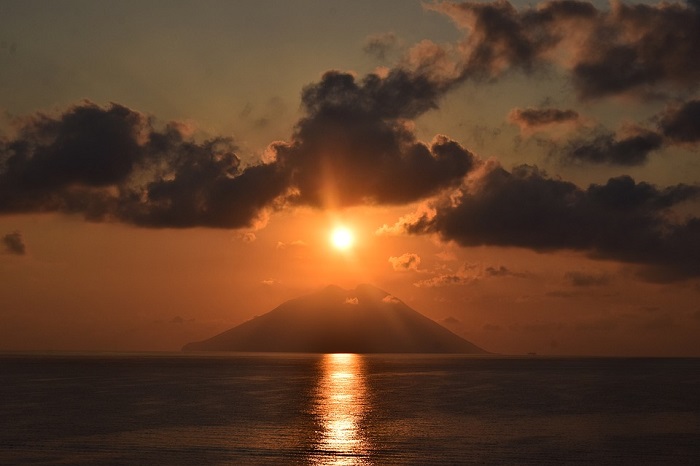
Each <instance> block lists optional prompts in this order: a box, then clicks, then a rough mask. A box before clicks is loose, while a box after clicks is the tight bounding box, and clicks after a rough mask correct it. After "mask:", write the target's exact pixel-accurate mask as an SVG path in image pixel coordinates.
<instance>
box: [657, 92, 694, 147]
mask: <svg viewBox="0 0 700 466" xmlns="http://www.w3.org/2000/svg"><path fill="white" fill-rule="evenodd" d="M658 118H659V119H660V122H659V127H660V129H661V131H662V132H663V134H664V136H666V137H667V138H668V139H669V140H671V141H673V142H676V143H696V142H700V100H691V101H688V102H685V103H683V104H682V105H679V106H674V107H670V108H667V109H666V111H665V112H663V113H662V114H661V115H659V117H658Z"/></svg>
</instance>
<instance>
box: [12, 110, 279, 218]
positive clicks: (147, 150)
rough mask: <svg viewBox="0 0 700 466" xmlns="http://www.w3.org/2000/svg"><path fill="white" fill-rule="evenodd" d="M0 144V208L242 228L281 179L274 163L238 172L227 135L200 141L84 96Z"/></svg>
mask: <svg viewBox="0 0 700 466" xmlns="http://www.w3.org/2000/svg"><path fill="white" fill-rule="evenodd" d="M19 125H20V127H19V130H18V133H17V136H16V137H14V138H13V139H11V140H8V141H4V142H3V143H2V146H1V149H0V212H4V213H22V212H50V211H60V212H68V213H83V214H84V215H85V216H86V217H88V218H90V219H92V220H105V219H109V220H116V221H125V222H130V223H135V224H140V225H147V226H158V227H185V226H197V225H202V226H212V227H242V226H247V225H250V224H251V223H253V222H255V220H256V219H257V217H258V216H259V215H260V213H261V210H262V209H263V208H264V207H267V206H269V205H270V204H271V203H272V201H273V200H274V199H275V198H276V197H277V196H279V195H280V194H281V193H282V192H283V190H284V189H286V183H285V182H284V177H283V176H282V175H279V174H278V173H277V169H276V167H270V166H265V165H259V166H254V167H248V168H247V169H242V168H241V167H240V161H239V159H238V157H237V156H236V155H235V153H234V151H235V150H236V146H235V144H234V143H233V142H232V141H231V140H230V139H226V138H214V139H210V140H207V141H204V142H202V143H198V142H195V141H194V140H193V139H192V138H191V137H188V136H186V134H187V131H185V129H184V128H182V127H181V126H179V125H177V124H174V123H172V124H169V125H167V126H166V127H165V128H164V129H162V130H158V129H156V128H155V127H154V125H153V123H152V121H151V119H150V118H147V117H146V116H144V115H143V114H140V113H138V112H135V111H133V110H131V109H128V108H126V107H124V106H121V105H118V104H112V105H110V106H109V107H106V108H102V107H100V106H97V105H95V104H92V103H89V102H86V103H83V104H81V105H78V106H75V107H72V108H70V109H68V110H67V111H66V112H65V113H63V114H62V115H58V116H56V117H51V116H48V115H41V114H40V115H37V116H34V117H31V118H27V119H24V120H22V121H20V122H19Z"/></svg>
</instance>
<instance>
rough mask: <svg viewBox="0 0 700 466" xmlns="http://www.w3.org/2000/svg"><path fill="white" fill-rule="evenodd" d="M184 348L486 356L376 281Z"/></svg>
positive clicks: (279, 310) (284, 308) (286, 306)
mask: <svg viewBox="0 0 700 466" xmlns="http://www.w3.org/2000/svg"><path fill="white" fill-rule="evenodd" d="M183 351H243V352H290V353H459V354H487V353H488V352H487V351H485V350H483V349H482V348H479V347H478V346H476V345H475V344H473V343H471V342H469V341H467V340H465V339H464V338H462V337H460V336H458V335H455V334H454V333H452V332H451V331H450V330H448V329H447V328H445V327H443V326H442V325H440V324H438V323H437V322H435V321H433V320H431V319H429V318H427V317H426V316H424V315H422V314H420V313H419V312H417V311H415V310H413V309H411V308H410V307H409V306H407V305H406V304H405V303H404V302H403V301H401V300H400V299H398V298H396V297H394V296H392V295H390V294H389V293H387V292H386V291H383V290H380V289H379V288H376V287H374V286H372V285H359V286H358V287H357V288H355V289H354V290H344V289H342V288H340V287H338V286H335V285H330V286H327V287H326V288H323V289H322V290H320V291H317V292H315V293H312V294H309V295H306V296H302V297H299V298H296V299H292V300H289V301H287V302H285V303H283V304H281V305H280V306H278V307H276V308H275V309H273V310H272V311H270V312H268V313H266V314H263V315H261V316H258V317H256V318H254V319H252V320H249V321H247V322H244V323H243V324H241V325H238V326H237V327H234V328H232V329H230V330H227V331H225V332H223V333H221V334H219V335H216V336H214V337H212V338H209V339H207V340H204V341H199V342H193V343H188V344H187V345H185V346H184V347H183Z"/></svg>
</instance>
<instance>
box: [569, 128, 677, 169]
mask: <svg viewBox="0 0 700 466" xmlns="http://www.w3.org/2000/svg"><path fill="white" fill-rule="evenodd" d="M663 142H664V140H663V138H662V137H661V135H659V134H658V133H656V132H654V131H649V130H645V129H642V128H636V129H634V130H633V132H632V134H628V135H625V136H622V137H619V136H617V135H615V134H613V133H609V132H604V133H602V134H598V135H597V136H595V137H594V138H592V139H579V140H574V141H571V142H570V143H569V144H568V145H567V147H566V148H564V149H563V150H562V152H563V153H562V156H563V158H564V160H567V161H569V162H583V163H594V164H607V165H621V166H635V165H642V164H644V163H646V162H647V161H648V158H649V154H650V153H651V152H653V151H655V150H658V149H660V148H661V147H662V145H663Z"/></svg>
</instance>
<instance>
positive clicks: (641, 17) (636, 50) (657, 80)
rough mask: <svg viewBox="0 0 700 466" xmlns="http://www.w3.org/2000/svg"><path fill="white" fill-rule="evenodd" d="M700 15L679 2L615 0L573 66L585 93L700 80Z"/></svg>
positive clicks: (691, 85)
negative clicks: (624, 0) (627, 1)
mask: <svg viewBox="0 0 700 466" xmlns="http://www.w3.org/2000/svg"><path fill="white" fill-rule="evenodd" d="M698 47H700V15H699V14H698V11H697V10H696V9H695V8H692V7H689V6H687V5H682V4H669V3H660V4H658V5H643V4H638V5H627V4H624V3H621V2H619V3H613V4H612V9H611V11H610V12H609V13H606V14H605V15H603V21H600V22H599V23H597V24H596V25H595V27H594V29H593V30H592V33H591V34H590V36H589V37H588V41H587V42H586V45H585V47H584V48H583V50H582V51H581V52H582V53H581V58H580V60H579V62H578V63H577V64H576V65H575V66H574V68H573V76H574V82H575V83H576V85H577V87H578V88H579V91H580V92H581V95H582V96H584V97H599V96H604V95H609V94H616V93H620V92H625V91H629V90H640V91H642V92H645V91H647V90H648V89H649V87H650V86H657V85H660V84H665V85H670V86H674V87H678V88H694V87H696V86H697V82H698V79H699V78H700V62H698V60H696V59H695V58H694V57H695V56H696V52H697V50H698Z"/></svg>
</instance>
